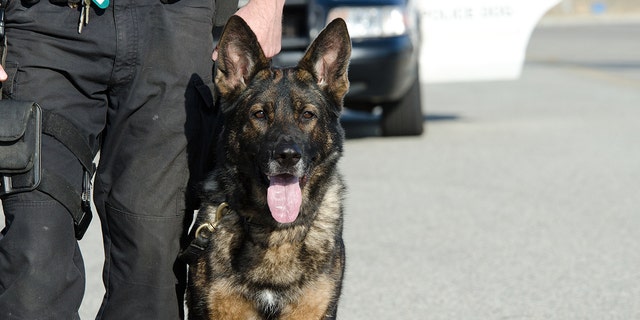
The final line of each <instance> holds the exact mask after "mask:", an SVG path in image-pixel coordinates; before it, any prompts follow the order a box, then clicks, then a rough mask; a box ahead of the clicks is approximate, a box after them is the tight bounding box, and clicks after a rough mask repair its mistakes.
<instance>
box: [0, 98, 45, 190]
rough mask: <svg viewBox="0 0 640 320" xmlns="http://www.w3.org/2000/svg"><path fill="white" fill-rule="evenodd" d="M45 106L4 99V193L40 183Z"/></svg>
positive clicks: (0, 153)
mask: <svg viewBox="0 0 640 320" xmlns="http://www.w3.org/2000/svg"><path fill="white" fill-rule="evenodd" d="M41 139H42V109H41V108H40V106H39V105H38V104H37V103H35V102H28V101H16V100H8V99H3V100H0V196H3V195H6V194H11V193H16V192H23V191H30V190H33V189H35V188H37V187H38V185H39V184H40V179H41V173H42V169H41V166H40V149H41Z"/></svg>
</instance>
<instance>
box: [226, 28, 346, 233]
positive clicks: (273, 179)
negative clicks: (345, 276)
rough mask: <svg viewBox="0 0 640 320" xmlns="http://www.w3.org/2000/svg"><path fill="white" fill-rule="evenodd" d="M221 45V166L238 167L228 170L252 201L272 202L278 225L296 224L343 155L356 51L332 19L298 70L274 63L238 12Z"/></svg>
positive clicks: (305, 55)
mask: <svg viewBox="0 0 640 320" xmlns="http://www.w3.org/2000/svg"><path fill="white" fill-rule="evenodd" d="M218 50H219V51H218V52H219V55H218V57H219V58H218V63H217V68H218V70H217V73H216V77H215V84H216V87H217V90H218V93H219V94H220V96H221V98H222V101H223V102H222V107H221V108H222V112H223V117H224V121H225V122H224V130H223V137H222V139H223V140H226V141H222V142H221V144H224V145H226V146H227V148H226V150H224V151H223V152H222V153H223V155H222V159H221V160H222V162H223V163H219V165H226V166H229V167H230V166H233V167H234V168H233V170H229V171H231V172H236V173H237V175H238V177H236V178H240V179H241V180H243V181H242V182H241V183H243V184H244V189H245V191H244V192H242V193H243V194H245V196H246V197H247V198H251V199H252V200H251V201H256V202H257V204H258V205H264V206H268V208H269V210H270V212H271V215H272V216H273V218H274V219H275V220H276V221H277V222H280V223H291V222H293V221H295V220H296V219H297V217H298V214H299V212H300V208H301V206H302V207H303V208H304V206H305V203H304V202H306V201H307V200H306V199H309V198H311V197H310V195H312V194H313V193H314V192H315V193H317V190H316V191H314V187H313V186H314V184H315V182H316V181H317V180H318V179H321V177H320V176H321V175H326V174H327V172H329V171H331V170H333V168H334V167H335V164H336V163H337V161H338V159H339V158H340V156H341V154H342V141H343V135H344V134H343V131H342V128H341V126H340V122H339V117H340V113H341V111H342V103H343V102H342V101H343V98H344V95H345V94H346V92H347V90H348V88H349V80H348V78H347V67H348V61H349V57H350V53H351V41H350V39H349V35H348V32H347V27H346V24H345V22H344V21H343V20H341V19H338V20H334V21H333V22H331V23H330V24H329V25H328V26H327V27H326V28H325V29H324V30H323V31H322V32H321V33H320V34H319V35H318V37H317V38H316V39H315V41H313V43H312V44H311V45H310V46H309V48H308V49H307V51H306V53H305V54H304V56H303V58H302V59H301V60H300V62H299V63H298V65H297V66H296V67H290V68H272V67H271V62H270V60H269V59H267V58H266V57H265V56H264V54H263V52H262V49H261V48H260V46H259V44H258V41H257V39H256V36H255V35H254V33H253V32H252V31H251V29H250V28H249V26H248V25H247V24H246V23H245V22H244V21H243V20H242V19H241V18H239V17H237V16H233V17H231V19H229V21H228V23H227V24H226V26H225V29H224V31H223V33H222V36H221V38H220V42H219V44H218ZM303 199H305V200H304V201H303ZM306 205H310V204H306Z"/></svg>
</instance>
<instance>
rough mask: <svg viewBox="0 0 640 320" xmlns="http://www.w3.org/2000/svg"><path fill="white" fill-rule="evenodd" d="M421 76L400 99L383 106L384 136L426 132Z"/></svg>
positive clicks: (382, 122) (382, 125)
mask: <svg viewBox="0 0 640 320" xmlns="http://www.w3.org/2000/svg"><path fill="white" fill-rule="evenodd" d="M420 91H421V90H420V78H419V77H417V78H416V80H415V81H414V82H413V84H412V85H411V88H410V89H409V91H408V92H407V93H406V94H405V95H404V96H403V97H402V98H401V99H400V100H399V101H396V102H393V103H388V104H385V105H384V106H383V108H382V119H381V121H380V122H381V123H380V125H381V129H382V135H383V136H419V135H421V134H422V133H423V132H424V116H423V114H422V103H421V92H420Z"/></svg>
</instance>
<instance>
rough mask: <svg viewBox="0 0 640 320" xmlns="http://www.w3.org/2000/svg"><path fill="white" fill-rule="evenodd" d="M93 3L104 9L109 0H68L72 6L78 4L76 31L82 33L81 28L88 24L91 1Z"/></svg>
mask: <svg viewBox="0 0 640 320" xmlns="http://www.w3.org/2000/svg"><path fill="white" fill-rule="evenodd" d="M92 2H93V4H95V5H96V6H97V7H98V8H100V9H105V8H106V7H108V6H109V0H80V2H79V3H78V2H72V1H70V2H69V5H70V6H71V7H72V8H75V7H76V6H78V5H80V6H82V8H80V21H79V22H78V33H82V28H83V27H84V26H86V25H87V24H89V15H90V9H91V3H92Z"/></svg>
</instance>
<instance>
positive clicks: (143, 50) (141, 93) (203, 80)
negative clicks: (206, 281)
mask: <svg viewBox="0 0 640 320" xmlns="http://www.w3.org/2000/svg"><path fill="white" fill-rule="evenodd" d="M132 2H133V3H131V4H129V5H128V6H124V5H122V7H120V6H119V3H120V4H123V2H114V3H113V5H114V9H115V10H116V13H115V19H116V23H118V24H119V27H120V28H122V29H124V30H131V32H135V36H133V35H132V36H131V37H126V38H125V39H123V42H122V43H121V46H120V48H121V49H122V50H123V51H124V50H126V49H127V48H136V49H137V51H135V52H126V53H125V52H123V53H122V54H121V55H119V56H120V57H123V60H122V61H120V60H116V70H117V72H116V73H115V74H114V76H115V78H116V79H117V80H118V85H117V86H116V88H117V89H116V90H113V97H112V98H111V99H110V101H112V102H113V105H112V106H111V107H112V112H111V113H110V117H109V120H108V126H107V128H106V131H105V135H104V140H103V146H102V151H101V155H100V157H101V158H100V164H99V168H98V174H97V178H96V184H95V194H94V199H95V202H96V207H97V209H98V212H99V214H100V218H101V221H102V226H103V234H104V238H105V239H104V241H105V253H106V261H105V269H104V274H103V278H104V282H105V285H106V290H107V291H106V293H105V299H104V301H103V304H102V307H101V310H100V313H99V316H98V317H99V318H104V319H177V318H179V317H180V316H181V313H182V298H183V288H184V281H183V278H184V267H183V264H182V263H181V262H179V261H177V255H178V252H179V250H180V240H181V237H182V236H183V235H184V233H185V231H186V230H185V224H186V222H185V221H186V220H188V219H186V218H185V208H186V205H185V194H186V193H189V192H188V190H187V188H188V187H187V185H188V180H189V177H190V170H189V169H191V168H190V164H191V163H195V161H191V160H192V159H191V158H193V157H195V156H196V155H197V153H199V152H200V151H199V150H198V149H199V148H197V147H194V143H195V142H194V139H192V138H194V137H197V136H199V135H200V132H199V131H198V129H197V128H194V126H195V124H196V123H198V124H199V122H200V121H201V119H200V118H199V112H200V109H199V108H201V107H203V106H202V104H205V105H211V100H212V96H211V87H212V81H211V71H212V61H211V58H210V56H211V52H212V50H213V40H212V36H211V28H212V25H211V23H212V18H211V17H212V14H213V8H212V4H213V2H212V1H210V2H202V1H178V2H176V3H173V4H162V3H161V2H160V1H157V0H145V1H132ZM134 4H135V5H140V6H144V7H140V8H135V5H134ZM131 57H133V58H131ZM129 58H130V59H135V60H134V61H127V60H124V59H129ZM196 127H197V126H196ZM196 144H197V143H196ZM191 193H193V192H191Z"/></svg>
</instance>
